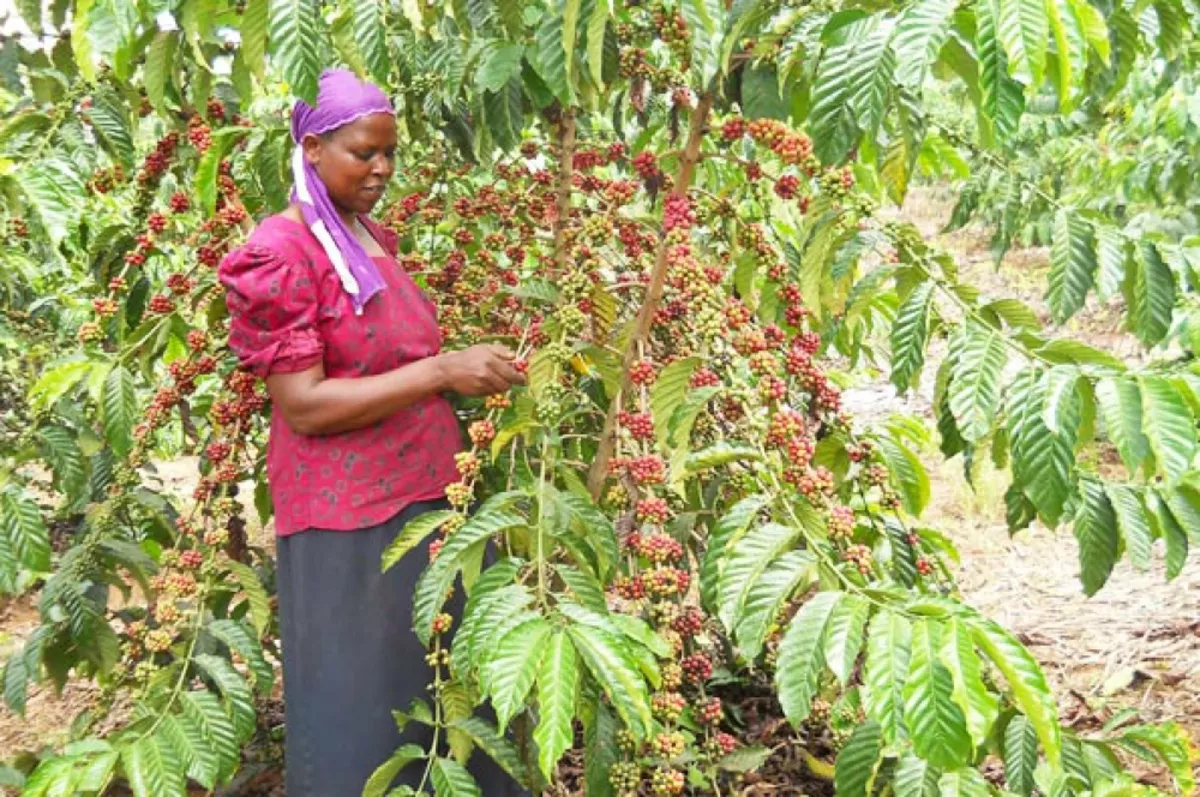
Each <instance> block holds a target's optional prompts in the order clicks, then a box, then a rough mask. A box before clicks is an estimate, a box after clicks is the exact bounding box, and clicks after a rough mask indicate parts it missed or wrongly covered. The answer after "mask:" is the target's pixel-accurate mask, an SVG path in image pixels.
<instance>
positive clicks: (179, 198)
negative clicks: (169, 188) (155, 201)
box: [167, 191, 192, 213]
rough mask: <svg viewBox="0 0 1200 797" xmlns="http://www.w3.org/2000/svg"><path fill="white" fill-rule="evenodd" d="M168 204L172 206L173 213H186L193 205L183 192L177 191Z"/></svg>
mask: <svg viewBox="0 0 1200 797" xmlns="http://www.w3.org/2000/svg"><path fill="white" fill-rule="evenodd" d="M167 204H168V205H169V206H170V208H171V211H172V212H173V213H186V212H187V210H188V208H190V207H191V205H192V203H191V200H190V199H188V196H187V194H185V193H183V192H182V191H176V192H175V193H173V194H171V199H170V201H169V202H168V203H167Z"/></svg>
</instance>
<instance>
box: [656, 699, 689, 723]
mask: <svg viewBox="0 0 1200 797" xmlns="http://www.w3.org/2000/svg"><path fill="white" fill-rule="evenodd" d="M686 707H687V701H686V700H684V698H683V695H681V694H679V693H678V692H659V693H658V694H656V695H654V697H652V698H651V699H650V710H651V711H652V712H654V717H655V719H657V720H659V721H660V722H666V723H673V722H676V721H677V720H678V719H679V718H680V717H681V716H682V715H683V710H684V708H686Z"/></svg>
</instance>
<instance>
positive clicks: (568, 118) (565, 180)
mask: <svg viewBox="0 0 1200 797" xmlns="http://www.w3.org/2000/svg"><path fill="white" fill-rule="evenodd" d="M560 125H561V128H560V132H559V135H560V136H561V141H560V142H559V149H558V153H559V154H558V186H557V188H556V189H555V200H554V210H555V214H554V264H555V266H557V268H558V271H559V276H560V277H561V276H562V272H563V271H565V269H566V265H567V222H569V221H570V220H571V178H572V177H573V176H574V170H575V113H574V112H573V111H566V112H564V113H563V116H562V120H561V121H560Z"/></svg>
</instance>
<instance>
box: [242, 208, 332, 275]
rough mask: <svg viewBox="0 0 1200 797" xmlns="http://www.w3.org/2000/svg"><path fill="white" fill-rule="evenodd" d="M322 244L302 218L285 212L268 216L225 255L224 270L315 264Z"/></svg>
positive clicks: (310, 265) (309, 265)
mask: <svg viewBox="0 0 1200 797" xmlns="http://www.w3.org/2000/svg"><path fill="white" fill-rule="evenodd" d="M319 249H320V244H319V243H318V242H317V239H316V237H315V236H313V234H312V233H311V232H310V231H309V230H308V228H307V227H305V226H304V224H303V223H302V222H299V221H296V220H294V219H292V218H289V217H288V216H287V215H286V212H284V213H276V214H275V215H273V216H268V217H266V218H265V219H263V220H262V221H260V222H259V223H258V226H256V227H255V228H254V231H253V232H251V233H250V237H248V238H247V239H246V240H245V241H244V242H243V243H242V244H241V245H240V246H238V247H236V248H234V249H233V250H231V251H230V252H229V254H228V255H226V256H225V259H224V260H223V261H222V263H221V268H220V270H221V272H222V273H224V274H235V273H239V272H244V271H246V270H249V269H257V268H263V267H269V266H272V265H276V266H278V265H304V266H308V267H309V268H311V267H312V266H313V261H314V257H313V256H314V254H315V253H316V252H317V251H318V250H319Z"/></svg>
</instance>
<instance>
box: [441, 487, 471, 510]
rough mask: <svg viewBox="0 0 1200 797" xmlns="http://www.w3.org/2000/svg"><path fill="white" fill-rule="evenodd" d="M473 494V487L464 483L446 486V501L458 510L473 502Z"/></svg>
mask: <svg viewBox="0 0 1200 797" xmlns="http://www.w3.org/2000/svg"><path fill="white" fill-rule="evenodd" d="M471 493H472V490H471V486H470V485H468V484H463V483H462V482H454V483H452V484H447V485H446V500H447V501H448V502H450V506H452V507H455V508H456V509H461V508H463V507H465V506H466V505H467V504H469V503H470V502H471Z"/></svg>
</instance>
